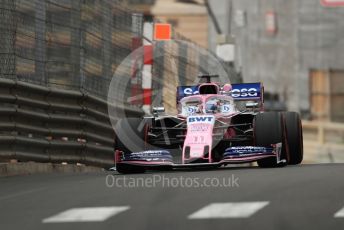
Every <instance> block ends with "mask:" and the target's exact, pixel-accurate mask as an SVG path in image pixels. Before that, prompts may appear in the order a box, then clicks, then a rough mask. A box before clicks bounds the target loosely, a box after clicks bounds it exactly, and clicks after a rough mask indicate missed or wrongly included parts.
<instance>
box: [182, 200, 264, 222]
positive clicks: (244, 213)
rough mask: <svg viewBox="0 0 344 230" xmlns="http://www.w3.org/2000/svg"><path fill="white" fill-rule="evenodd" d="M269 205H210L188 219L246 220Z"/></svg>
mask: <svg viewBox="0 0 344 230" xmlns="http://www.w3.org/2000/svg"><path fill="white" fill-rule="evenodd" d="M268 204H269V202H268V201H258V202H234V203H212V204H209V205H207V206H205V207H203V208H202V209H200V210H198V211H197V212H195V213H193V214H191V215H190V216H189V217H188V218H189V219H210V218H247V217H250V216H252V215H253V214H255V213H256V212H257V211H259V210H260V209H262V208H264V207H265V206H267V205H268Z"/></svg>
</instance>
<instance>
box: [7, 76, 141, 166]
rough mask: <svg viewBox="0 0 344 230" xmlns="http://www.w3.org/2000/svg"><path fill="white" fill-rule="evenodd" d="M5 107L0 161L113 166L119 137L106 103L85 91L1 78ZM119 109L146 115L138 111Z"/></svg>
mask: <svg viewBox="0 0 344 230" xmlns="http://www.w3.org/2000/svg"><path fill="white" fill-rule="evenodd" d="M0 104H1V106H0V160H1V161H6V160H8V159H17V160H19V161H37V162H53V163H54V162H68V163H76V162H79V163H84V164H87V165H97V166H109V165H111V164H112V163H113V154H114V141H115V134H114V131H113V129H112V126H111V123H110V119H109V116H108V108H107V106H108V104H107V102H106V101H105V100H103V99H100V98H97V97H95V96H93V95H89V94H87V93H84V92H82V90H80V91H69V90H61V89H56V88H54V89H52V88H47V87H43V86H37V85H34V84H30V83H26V82H20V81H13V80H9V79H0ZM111 106H114V107H115V108H117V107H116V105H111ZM118 109H122V110H125V113H126V115H127V116H128V117H137V116H142V111H141V110H140V109H139V108H137V107H130V106H128V107H126V108H118ZM115 119H116V118H115Z"/></svg>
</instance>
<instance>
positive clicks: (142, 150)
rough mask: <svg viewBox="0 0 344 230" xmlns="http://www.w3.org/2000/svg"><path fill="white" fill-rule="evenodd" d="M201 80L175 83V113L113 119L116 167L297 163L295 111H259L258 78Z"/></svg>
mask: <svg viewBox="0 0 344 230" xmlns="http://www.w3.org/2000/svg"><path fill="white" fill-rule="evenodd" d="M211 77H212V76H202V77H201V78H203V79H206V83H202V84H199V85H196V86H179V87H177V108H178V114H177V115H174V116H171V115H163V112H164V109H163V108H162V107H160V108H154V109H153V115H152V116H148V117H143V118H126V119H122V120H120V121H119V122H118V123H117V125H116V137H117V138H116V144H115V163H116V170H117V171H118V172H119V173H141V172H144V171H145V170H147V169H159V170H161V169H166V170H170V169H175V168H192V167H195V168H200V167H202V168H203V167H210V168H211V167H220V166H223V165H227V164H237V163H248V162H255V161H256V162H257V164H258V166H260V167H279V166H286V165H287V164H291V165H295V164H300V163H301V161H302V159H303V137H302V126H301V120H300V116H299V114H298V113H296V112H264V88H263V85H262V84H261V83H243V84H220V83H214V82H211Z"/></svg>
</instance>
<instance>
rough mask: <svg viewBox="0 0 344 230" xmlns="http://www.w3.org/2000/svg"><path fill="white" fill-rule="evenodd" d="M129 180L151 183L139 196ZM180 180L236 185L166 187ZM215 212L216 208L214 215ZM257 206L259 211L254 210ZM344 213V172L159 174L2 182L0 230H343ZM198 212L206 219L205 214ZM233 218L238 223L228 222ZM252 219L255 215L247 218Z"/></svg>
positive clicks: (341, 167) (312, 168) (335, 167)
mask: <svg viewBox="0 0 344 230" xmlns="http://www.w3.org/2000/svg"><path fill="white" fill-rule="evenodd" d="M107 175H110V176H108V177H106V176H107ZM112 175H114V176H113V177H112ZM124 177H125V178H126V180H128V181H135V180H137V179H138V178H141V179H139V180H141V182H142V180H144V181H147V180H148V182H147V183H148V185H149V186H146V187H142V186H141V185H140V184H137V185H136V187H134V188H128V186H129V184H126V185H125V184H124V181H123V180H124ZM153 177H155V179H156V180H158V177H160V178H162V177H164V180H165V181H166V182H165V184H162V183H160V182H159V183H160V184H158V182H157V181H155V183H156V184H155V187H154V186H152V184H150V182H149V179H147V178H153ZM180 177H182V178H184V179H185V180H195V178H198V179H197V180H200V181H201V182H202V183H203V182H204V179H206V178H212V179H213V178H217V179H218V180H219V181H221V180H222V178H238V179H237V181H236V182H234V181H233V184H231V186H232V187H218V186H212V187H211V186H210V187H208V185H207V186H203V187H201V186H199V184H197V185H198V186H199V187H197V188H194V187H192V186H195V185H192V184H191V187H187V186H190V184H188V185H187V186H186V185H185V184H184V187H183V186H177V187H174V186H175V185H177V183H174V184H173V186H172V183H171V184H167V180H168V179H172V178H180ZM106 178H108V185H107V183H106ZM119 178H121V179H119ZM166 178H167V179H166ZM187 178H191V179H187ZM109 179H111V180H109ZM114 180H116V181H117V183H118V184H117V187H116V186H115V185H114V184H113V183H112V182H113V181H114ZM121 180H122V181H121ZM174 180H175V181H176V180H177V179H174ZM119 181H120V182H121V183H119ZM171 181H172V180H171ZM171 181H170V182H171ZM141 182H140V183H141ZM178 183H180V182H178ZM236 183H237V184H238V185H239V187H238V186H237V184H236ZM180 184H181V183H180ZM215 184H216V183H215ZM109 185H113V186H109ZM119 185H120V186H122V187H120V186H119ZM133 185H134V184H131V185H130V186H133ZM228 185H229V184H226V186H228ZM125 186H127V187H125ZM168 186H170V187H168ZM214 203H215V205H214ZM228 203H230V204H228ZM211 204H213V205H212V206H211V207H212V208H209V205H211ZM223 204H224V206H223ZM233 204H237V206H235V205H234V206H233ZM238 204H239V205H238ZM252 204H258V206H259V207H256V208H254V206H252ZM221 205H222V206H221ZM242 205H244V206H242ZM245 205H246V206H245ZM343 206H344V164H322V165H302V166H289V167H285V168H276V169H260V168H255V167H253V168H229V169H219V170H210V171H206V170H203V171H177V172H165V173H163V172H154V173H146V174H141V175H126V176H123V175H118V174H117V173H115V172H104V173H96V174H45V175H42V174H41V175H28V176H15V177H7V178H0V229H2V230H7V229H35V230H39V229H50V230H53V229H74V230H75V229H84V230H86V229H121V230H125V229H130V230H132V229H147V230H148V229H149V230H152V229H159V230H161V229H198V230H201V229H264V230H269V229H313V230H314V229H344V213H341V212H340V210H341V209H342V208H343ZM85 207H88V208H91V209H90V210H91V211H90V212H89V213H87V212H84V213H83V214H85V213H86V217H85V216H84V219H82V218H81V217H80V213H79V216H78V214H75V213H76V211H75V209H74V208H85ZM99 207H102V208H104V207H105V209H106V210H108V209H111V208H114V209H115V210H117V212H116V211H115V212H112V214H109V215H108V216H106V215H105V214H104V213H101V212H100V213H99V212H97V211H96V209H92V208H99ZM118 207H120V208H121V211H119V209H118ZM233 207H234V210H233ZM235 207H236V209H235ZM116 208H117V209H116ZM69 209H73V210H74V211H71V212H69V214H68V213H67V214H65V215H64V217H66V216H67V218H68V215H70V216H69V217H71V218H73V215H74V218H79V219H77V221H76V222H67V221H64V220H63V218H62V220H60V221H59V222H58V221H57V222H56V221H55V222H54V220H56V219H54V218H55V217H56V215H58V214H60V213H62V212H65V211H66V210H69ZM201 209H203V211H201V212H200V210H201ZM92 210H95V211H92ZM98 211H99V209H98ZM103 211H104V210H103ZM112 211H113V210H112ZM219 211H220V212H219ZM233 211H234V216H231V215H233ZM247 211H251V213H246V214H245V212H247ZM224 213H225V214H224ZM227 214H229V215H228V216H226V215H227ZM236 214H238V215H237V216H236ZM75 215H76V217H75ZM102 215H103V216H102ZM104 215H105V216H104ZM217 215H220V216H221V215H222V217H221V218H220V217H219V216H217ZM245 215H246V216H245ZM335 215H337V217H335ZM342 215H343V217H341V216H342ZM211 216H212V218H210V217H211ZM57 217H59V216H57ZM60 217H61V216H60ZM62 217H63V215H62ZM98 217H100V218H102V217H104V218H103V219H102V220H97V221H95V220H93V221H92V218H95V219H97V218H98ZM49 218H50V219H49ZM80 218H81V219H80Z"/></svg>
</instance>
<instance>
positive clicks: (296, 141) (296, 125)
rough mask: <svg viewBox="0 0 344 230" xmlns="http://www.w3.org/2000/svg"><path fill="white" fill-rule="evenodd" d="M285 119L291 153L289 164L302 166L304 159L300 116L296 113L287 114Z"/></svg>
mask: <svg viewBox="0 0 344 230" xmlns="http://www.w3.org/2000/svg"><path fill="white" fill-rule="evenodd" d="M284 117H285V123H286V129H287V131H286V133H287V140H288V147H289V153H290V159H289V164H291V165H296V164H300V163H301V162H302V159H303V136H302V125H301V119H300V115H299V114H298V113H296V112H286V113H284Z"/></svg>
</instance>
